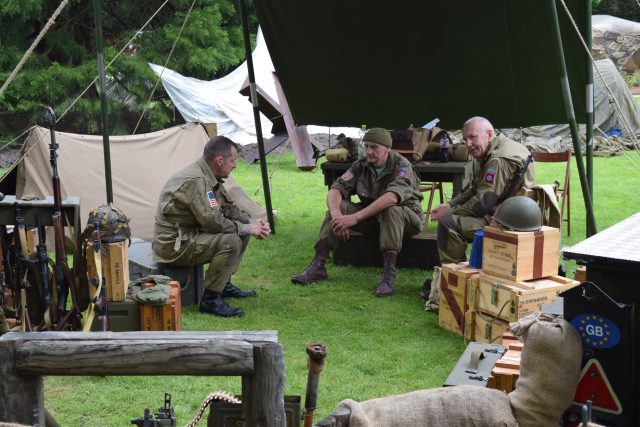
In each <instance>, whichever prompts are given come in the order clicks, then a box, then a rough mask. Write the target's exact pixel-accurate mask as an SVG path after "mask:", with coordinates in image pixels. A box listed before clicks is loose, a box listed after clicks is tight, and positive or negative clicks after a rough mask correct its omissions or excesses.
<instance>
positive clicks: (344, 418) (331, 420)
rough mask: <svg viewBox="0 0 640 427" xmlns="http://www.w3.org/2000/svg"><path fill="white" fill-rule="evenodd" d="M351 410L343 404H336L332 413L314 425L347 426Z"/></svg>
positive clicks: (322, 426)
mask: <svg viewBox="0 0 640 427" xmlns="http://www.w3.org/2000/svg"><path fill="white" fill-rule="evenodd" d="M349 417H351V411H350V410H349V408H345V407H344V406H338V408H337V409H336V410H335V411H333V413H332V414H331V415H329V416H327V417H325V418H323V419H321V420H320V421H318V423H317V424H315V426H316V427H347V426H348V425H349Z"/></svg>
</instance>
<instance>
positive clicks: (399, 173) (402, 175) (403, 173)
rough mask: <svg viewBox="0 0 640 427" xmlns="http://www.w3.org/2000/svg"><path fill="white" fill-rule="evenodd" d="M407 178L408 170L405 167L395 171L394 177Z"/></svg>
mask: <svg viewBox="0 0 640 427" xmlns="http://www.w3.org/2000/svg"><path fill="white" fill-rule="evenodd" d="M408 176H409V170H408V168H407V167H406V166H400V167H399V168H398V169H397V170H396V177H398V178H407V177H408Z"/></svg>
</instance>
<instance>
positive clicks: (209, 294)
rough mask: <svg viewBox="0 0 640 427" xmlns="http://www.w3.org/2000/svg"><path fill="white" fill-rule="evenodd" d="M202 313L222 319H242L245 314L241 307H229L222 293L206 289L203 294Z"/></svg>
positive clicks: (201, 301)
mask: <svg viewBox="0 0 640 427" xmlns="http://www.w3.org/2000/svg"><path fill="white" fill-rule="evenodd" d="M200 312H201V313H209V314H213V315H214V316H220V317H241V316H242V315H243V314H244V310H243V309H241V308H240V307H231V306H229V305H227V303H226V302H225V300H224V299H223V298H222V293H221V292H213V291H210V290H209V289H205V290H204V293H203V294H202V299H201V300H200Z"/></svg>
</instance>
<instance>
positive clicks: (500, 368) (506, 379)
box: [487, 334, 523, 393]
mask: <svg viewBox="0 0 640 427" xmlns="http://www.w3.org/2000/svg"><path fill="white" fill-rule="evenodd" d="M508 335H509V334H504V335H503V339H502V345H504V346H505V347H506V348H507V351H506V353H505V354H504V355H503V356H502V357H501V358H500V359H498V360H496V363H495V366H494V367H493V369H492V370H491V375H489V382H488V383H487V387H488V388H495V389H497V390H502V391H504V392H506V393H509V392H511V391H513V390H514V389H515V388H516V383H517V381H518V378H519V377H520V359H521V356H522V346H523V344H522V343H521V342H519V341H518V340H517V339H516V340H515V341H514V340H513V339H512V338H511V337H510V336H508ZM505 337H506V339H505Z"/></svg>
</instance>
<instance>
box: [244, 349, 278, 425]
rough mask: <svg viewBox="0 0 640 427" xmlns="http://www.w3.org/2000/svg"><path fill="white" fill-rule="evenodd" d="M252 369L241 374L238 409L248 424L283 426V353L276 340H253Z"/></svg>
mask: <svg viewBox="0 0 640 427" xmlns="http://www.w3.org/2000/svg"><path fill="white" fill-rule="evenodd" d="M253 362H254V365H253V366H254V371H253V374H252V375H245V376H243V377H242V401H243V402H244V405H243V408H242V413H243V419H244V420H246V424H245V425H248V426H252V427H285V426H286V417H285V412H284V355H283V351H282V346H281V345H280V344H276V343H256V344H254V347H253Z"/></svg>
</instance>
